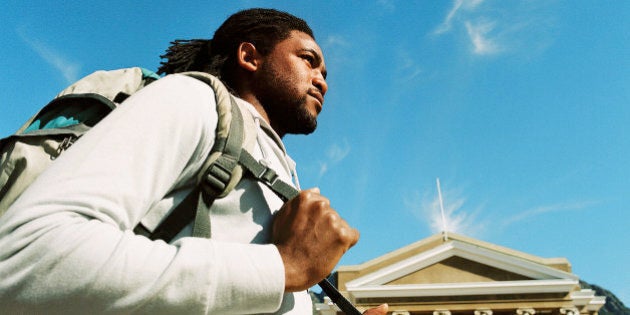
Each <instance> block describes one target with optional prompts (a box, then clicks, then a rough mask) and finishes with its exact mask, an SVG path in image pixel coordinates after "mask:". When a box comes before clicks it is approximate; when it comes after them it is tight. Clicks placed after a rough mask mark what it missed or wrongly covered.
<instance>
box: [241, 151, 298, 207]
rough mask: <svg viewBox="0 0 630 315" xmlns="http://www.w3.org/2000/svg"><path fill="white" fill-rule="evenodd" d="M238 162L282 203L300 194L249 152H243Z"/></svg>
mask: <svg viewBox="0 0 630 315" xmlns="http://www.w3.org/2000/svg"><path fill="white" fill-rule="evenodd" d="M239 162H240V163H241V166H243V168H245V169H246V170H247V171H249V173H250V174H251V175H252V176H254V178H256V179H257V180H258V181H260V182H262V183H264V184H265V185H267V186H268V187H269V188H271V190H272V191H273V192H274V193H276V195H278V197H280V199H282V201H284V202H287V201H289V200H291V199H293V198H294V197H296V196H297V195H298V194H299V193H300V191H298V190H297V189H295V188H294V187H293V186H291V185H289V184H287V183H285V182H284V181H282V180H281V179H280V178H279V177H278V174H277V173H276V172H275V171H274V170H272V169H271V168H269V167H268V166H266V165H264V164H262V163H260V162H259V161H257V160H256V159H255V158H254V157H253V156H252V155H251V154H249V152H247V151H245V150H243V152H241V156H240V158H239Z"/></svg>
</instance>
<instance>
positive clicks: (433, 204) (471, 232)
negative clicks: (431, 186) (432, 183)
mask: <svg viewBox="0 0 630 315" xmlns="http://www.w3.org/2000/svg"><path fill="white" fill-rule="evenodd" d="M442 201H443V204H444V220H443V219H442V211H441V207H440V200H439V196H438V193H437V190H434V191H431V192H429V193H425V194H424V196H422V197H420V196H419V194H417V193H416V194H415V195H412V196H411V197H410V198H408V199H407V200H405V205H406V206H407V208H409V209H411V211H413V213H414V215H416V217H418V219H420V221H421V222H423V223H426V224H427V225H428V227H429V228H430V229H431V231H432V232H433V233H440V232H442V231H444V230H445V229H446V231H447V232H453V233H457V234H462V235H467V236H479V234H480V233H482V232H483V231H484V227H485V224H484V222H482V221H480V220H478V218H477V213H479V212H480V211H481V208H480V207H478V208H476V209H474V210H472V211H471V209H470V208H465V207H464V204H465V203H466V198H465V197H463V196H461V193H460V192H458V191H456V190H450V189H447V190H444V189H443V188H442Z"/></svg>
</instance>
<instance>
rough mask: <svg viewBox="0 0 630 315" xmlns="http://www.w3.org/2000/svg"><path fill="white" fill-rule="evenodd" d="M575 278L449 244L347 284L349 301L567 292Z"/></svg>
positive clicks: (529, 262)
mask: <svg viewBox="0 0 630 315" xmlns="http://www.w3.org/2000/svg"><path fill="white" fill-rule="evenodd" d="M578 280H579V279H578V277H577V276H575V275H573V274H571V273H568V272H565V271H562V270H559V269H556V268H553V267H549V266H546V265H543V264H540V263H539V262H537V261H532V260H528V259H526V258H523V257H519V256H517V255H513V254H512V253H509V252H502V251H500V250H497V249H495V248H486V247H482V246H479V244H474V243H469V242H466V241H462V240H458V239H451V240H448V241H446V242H444V243H442V244H441V245H438V246H435V247H434V248H431V249H428V250H425V251H423V252H420V253H417V254H415V255H412V256H410V257H407V258H405V259H402V260H400V261H396V262H392V263H391V264H389V265H386V266H383V267H382V268H379V269H376V270H373V271H371V272H369V273H367V274H364V275H362V276H360V277H357V278H355V279H353V280H350V281H347V282H346V283H345V287H346V290H347V292H348V293H350V294H351V295H353V296H354V297H357V298H359V297H373V296H390V297H391V296H401V297H402V296H418V295H422V296H440V295H442V294H444V293H448V294H450V295H452V294H455V293H456V294H460V295H473V294H474V295H479V294H524V293H543V292H544V293H550V292H565V293H568V292H570V291H571V289H572V288H573V287H574V286H575V285H577V284H578Z"/></svg>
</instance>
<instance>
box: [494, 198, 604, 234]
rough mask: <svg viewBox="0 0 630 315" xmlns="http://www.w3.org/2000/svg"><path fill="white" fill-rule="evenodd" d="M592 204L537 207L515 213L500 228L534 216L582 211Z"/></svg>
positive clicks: (575, 203)
mask: <svg viewBox="0 0 630 315" xmlns="http://www.w3.org/2000/svg"><path fill="white" fill-rule="evenodd" d="M594 204H595V203H594V202H572V203H569V202H566V203H558V204H554V205H546V206H539V207H536V208H532V209H529V210H526V211H523V212H520V213H517V214H516V215H513V216H511V217H508V218H506V219H505V220H504V221H503V222H502V226H503V227H504V228H505V227H507V226H509V225H512V224H515V223H518V222H521V221H524V220H527V219H531V218H533V217H536V216H540V215H544V214H548V213H551V212H559V211H578V210H583V209H585V208H587V207H590V206H592V205H594Z"/></svg>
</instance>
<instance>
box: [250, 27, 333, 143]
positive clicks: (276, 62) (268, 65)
mask: <svg viewBox="0 0 630 315" xmlns="http://www.w3.org/2000/svg"><path fill="white" fill-rule="evenodd" d="M256 75H257V76H258V77H257V78H256V85H255V86H254V89H255V90H256V91H255V92H256V94H257V97H258V100H259V101H260V103H261V105H262V106H263V107H264V109H265V111H266V112H267V115H268V116H269V121H270V124H271V126H272V127H273V128H274V130H275V131H276V132H277V133H278V134H279V135H280V136H283V135H284V134H287V133H292V134H309V133H311V132H313V131H314V130H315V128H316V127H317V115H318V114H319V112H320V111H321V110H322V106H323V103H324V94H326V91H327V90H328V86H327V84H326V65H325V63H324V57H323V54H322V51H321V49H320V47H319V46H318V45H317V43H315V40H313V38H311V37H310V36H309V35H307V34H305V33H302V32H299V31H292V32H291V35H290V36H289V38H287V39H285V40H283V41H281V42H279V43H278V44H277V45H276V46H275V47H274V48H273V50H272V51H271V52H270V53H269V54H268V55H267V56H265V57H264V59H263V63H262V64H261V67H260V71H259V72H257V74H256Z"/></svg>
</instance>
